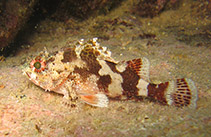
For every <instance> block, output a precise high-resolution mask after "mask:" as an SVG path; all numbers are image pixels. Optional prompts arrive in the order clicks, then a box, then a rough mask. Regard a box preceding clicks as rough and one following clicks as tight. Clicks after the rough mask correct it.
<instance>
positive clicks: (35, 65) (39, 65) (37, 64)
mask: <svg viewBox="0 0 211 137" xmlns="http://www.w3.org/2000/svg"><path fill="white" fill-rule="evenodd" d="M34 67H35V68H36V69H40V68H41V63H40V62H39V61H37V62H35V63H34Z"/></svg>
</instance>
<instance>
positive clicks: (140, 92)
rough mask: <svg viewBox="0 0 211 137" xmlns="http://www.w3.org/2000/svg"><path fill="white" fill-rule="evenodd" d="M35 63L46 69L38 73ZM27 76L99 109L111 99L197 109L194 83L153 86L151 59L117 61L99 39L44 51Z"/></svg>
mask: <svg viewBox="0 0 211 137" xmlns="http://www.w3.org/2000/svg"><path fill="white" fill-rule="evenodd" d="M37 58H39V60H37ZM35 63H36V64H39V65H41V66H39V68H42V69H39V71H37V68H35V66H36V64H35ZM24 73H25V74H26V76H27V77H28V78H29V79H30V80H31V81H32V82H33V83H35V84H36V85H38V86H40V87H42V88H44V89H45V90H46V91H54V92H57V93H59V94H63V95H64V97H65V98H66V99H69V98H71V99H78V97H79V98H80V99H81V100H83V101H84V102H86V103H87V104H90V105H92V106H97V107H107V106H108V98H111V99H124V100H128V99H135V100H142V99H143V97H147V98H151V99H152V100H154V101H158V102H160V103H162V104H168V105H175V106H178V107H182V106H188V105H190V106H191V107H195V106H196V105H195V104H196V100H197V90H196V88H195V85H194V83H193V81H192V80H190V79H177V80H176V81H170V82H165V83H160V84H153V83H150V82H149V81H150V80H149V61H148V59H146V58H138V59H133V60H130V61H121V62H118V61H115V60H114V59H113V58H112V57H111V52H110V51H108V50H107V48H106V47H101V46H100V44H99V43H98V42H97V38H94V39H91V40H88V41H87V42H85V41H84V40H83V39H82V40H80V41H78V42H77V43H76V44H75V46H74V47H71V48H65V49H63V50H62V51H58V52H55V53H53V54H49V53H48V52H47V51H44V52H42V53H41V54H40V55H39V56H38V57H35V59H33V60H32V62H31V64H30V67H29V68H26V69H24ZM77 96H78V97H77Z"/></svg>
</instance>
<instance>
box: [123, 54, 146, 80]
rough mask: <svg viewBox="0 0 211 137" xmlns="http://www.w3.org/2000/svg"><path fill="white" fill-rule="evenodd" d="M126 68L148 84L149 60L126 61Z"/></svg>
mask: <svg viewBox="0 0 211 137" xmlns="http://www.w3.org/2000/svg"><path fill="white" fill-rule="evenodd" d="M127 64H128V66H127V67H130V68H131V69H132V70H133V71H135V73H136V74H137V75H139V76H140V78H141V79H143V80H145V81H147V82H149V81H150V80H149V65H150V64H149V60H148V59H147V58H144V57H143V58H139V59H133V60H130V61H127Z"/></svg>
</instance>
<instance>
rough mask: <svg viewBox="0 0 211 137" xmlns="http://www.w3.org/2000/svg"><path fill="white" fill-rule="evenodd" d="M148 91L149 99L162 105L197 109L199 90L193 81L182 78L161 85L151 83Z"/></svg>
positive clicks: (141, 92)
mask: <svg viewBox="0 0 211 137" xmlns="http://www.w3.org/2000/svg"><path fill="white" fill-rule="evenodd" d="M146 91H147V93H145V95H146V96H147V97H149V98H151V99H153V100H155V101H158V102H160V103H162V104H166V105H173V106H177V107H183V106H188V107H191V108H196V101H197V99H198V95H197V89H196V86H195V85H194V82H193V81H192V80H191V79H188V78H182V79H176V80H172V81H169V82H164V83H160V84H152V83H149V84H148V85H147V89H146ZM139 92H140V95H141V94H142V95H143V93H144V92H143V90H142V91H141V90H140V91H139Z"/></svg>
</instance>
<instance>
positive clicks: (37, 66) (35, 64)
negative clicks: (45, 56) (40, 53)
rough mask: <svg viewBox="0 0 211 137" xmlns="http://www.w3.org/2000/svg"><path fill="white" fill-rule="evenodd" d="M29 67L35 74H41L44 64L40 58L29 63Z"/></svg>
mask: <svg viewBox="0 0 211 137" xmlns="http://www.w3.org/2000/svg"><path fill="white" fill-rule="evenodd" d="M30 67H31V69H32V70H33V71H35V72H42V71H44V70H45V67H46V63H45V61H43V60H42V59H41V58H35V59H33V60H32V61H31V63H30Z"/></svg>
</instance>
